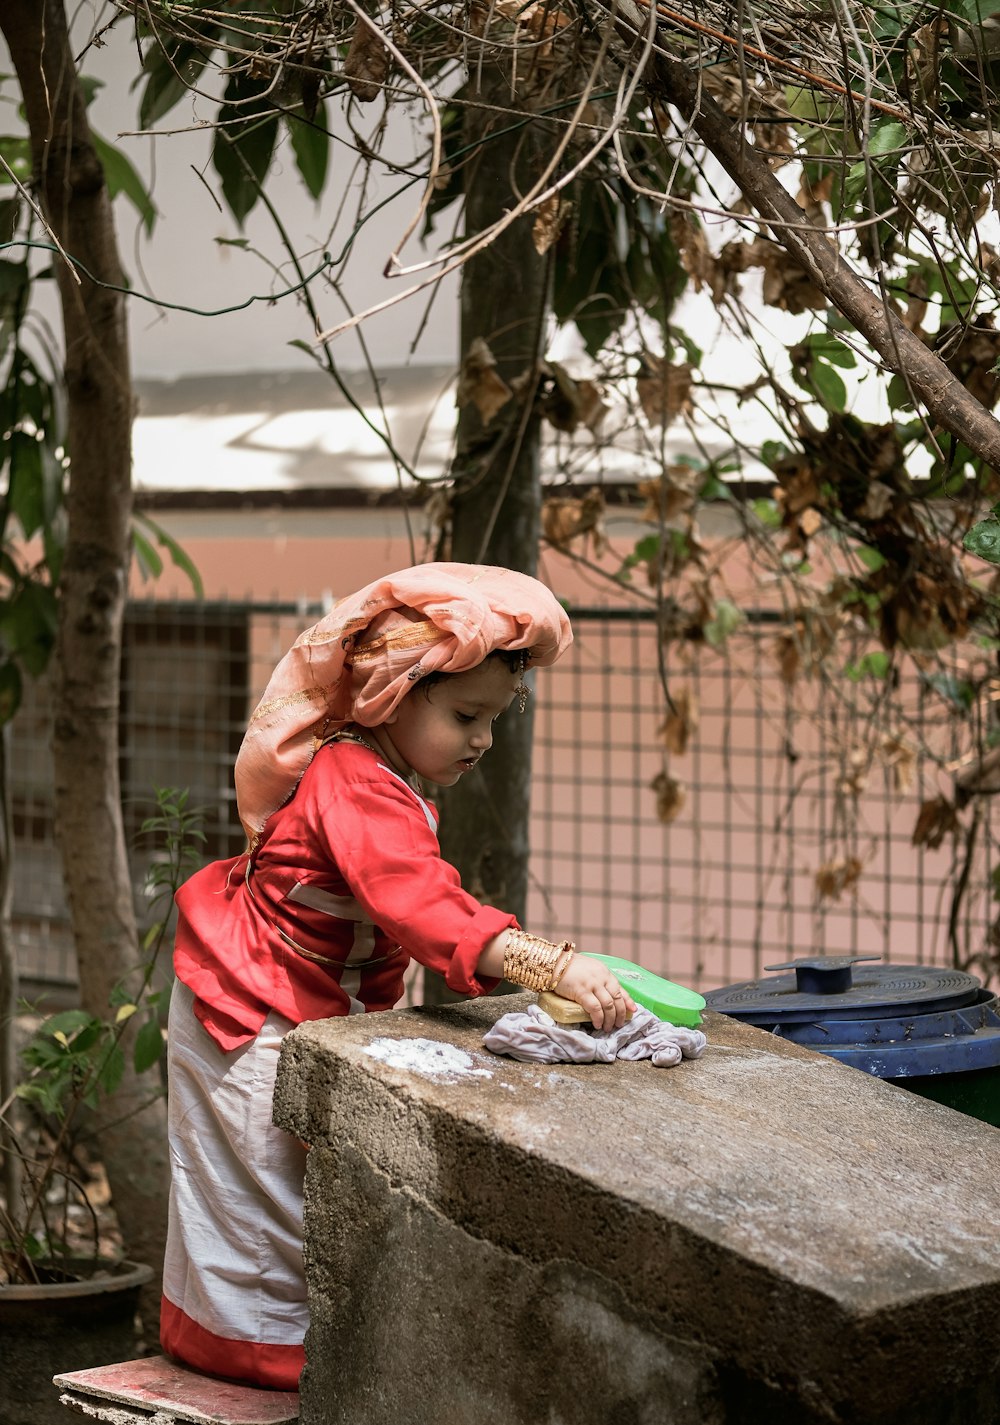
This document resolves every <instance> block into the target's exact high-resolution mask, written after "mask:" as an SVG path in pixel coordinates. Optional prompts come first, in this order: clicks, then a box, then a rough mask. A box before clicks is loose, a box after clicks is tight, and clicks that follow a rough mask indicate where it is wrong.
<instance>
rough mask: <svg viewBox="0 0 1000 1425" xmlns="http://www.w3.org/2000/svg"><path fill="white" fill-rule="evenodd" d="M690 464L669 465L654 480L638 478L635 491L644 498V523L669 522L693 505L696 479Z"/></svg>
mask: <svg viewBox="0 0 1000 1425" xmlns="http://www.w3.org/2000/svg"><path fill="white" fill-rule="evenodd" d="M700 478H702V477H701V476H700V475H699V473H698V471H696V470H692V468H691V466H690V465H670V466H668V468H667V470H666V471H665V473H664V474H663V475H660V476H657V478H656V479H655V480H640V481H639V482H638V484H637V485H636V487H635V488H636V493H637V494H639V495H641V496H642V498H643V499H644V500H645V501H646V508H645V509H644V510H643V512H642V518H643V519H644V520H645V521H646V523H647V524H659V523H660V522H661V521H666V522H668V523H669V522H670V521H671V520H675V519H676V518H677V516H678V515H682V514H686V513H687V512H688V510H690V509H691V507H692V506H693V505H694V502H695V496H696V493H697V487H698V482H699V479H700Z"/></svg>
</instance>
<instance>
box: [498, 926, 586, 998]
mask: <svg viewBox="0 0 1000 1425" xmlns="http://www.w3.org/2000/svg"><path fill="white" fill-rule="evenodd" d="M575 954H576V946H575V945H574V944H573V942H572V940H564V941H563V942H562V944H561V945H555V944H553V942H552V941H551V940H542V939H541V937H540V936H538V935H530V934H529V933H528V931H527V930H510V931H508V932H507V944H506V945H505V947H504V952H503V975H504V979H505V980H510V981H511V983H512V984H515V985H523V986H524V988H525V989H526V990H554V989H555V987H556V985H558V983H559V981H560V980H561V979H562V977H563V975H564V974H565V973H566V969H567V967H568V965H569V962H570V961H571V960H572V958H573V956H574V955H575Z"/></svg>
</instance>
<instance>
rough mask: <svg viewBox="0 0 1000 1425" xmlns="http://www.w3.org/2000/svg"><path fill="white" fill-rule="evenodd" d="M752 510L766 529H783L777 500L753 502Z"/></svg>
mask: <svg viewBox="0 0 1000 1425" xmlns="http://www.w3.org/2000/svg"><path fill="white" fill-rule="evenodd" d="M750 508H751V510H753V512H754V514H755V515H756V516H757V518H758V519H759V520H760V522H761V524H762V525H763V526H764V528H765V529H780V528H781V510H780V509H779V508H778V502H777V501H776V500H768V499H761V498H758V499H755V500H751V501H750Z"/></svg>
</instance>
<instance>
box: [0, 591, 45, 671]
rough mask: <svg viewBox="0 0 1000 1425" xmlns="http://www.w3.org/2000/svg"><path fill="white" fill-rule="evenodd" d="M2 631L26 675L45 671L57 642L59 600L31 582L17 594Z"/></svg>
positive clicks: (0, 617)
mask: <svg viewBox="0 0 1000 1425" xmlns="http://www.w3.org/2000/svg"><path fill="white" fill-rule="evenodd" d="M0 629H2V632H3V634H4V636H5V637H6V638H7V640H8V642H9V644H10V647H11V651H12V652H13V653H14V655H15V656H16V657H17V658H18V659H19V660H20V662H21V664H22V665H23V667H24V669H25V671H26V672H28V673H31V674H33V675H34V676H35V677H37V676H38V674H39V673H42V672H44V671H45V667H46V665H47V663H48V661H49V655H50V654H51V652H52V648H53V645H54V644H55V638H56V597H55V594H54V592H53V591H52V589H50V588H49V587H48V586H47V585H46V584H39V583H37V582H35V581H31V582H28V583H25V584H22V585H21V586H20V588H19V589H17V590H16V592H15V593H14V595H13V597H12V598H11V600H10V602H9V603H8V605H7V607H6V609H5V610H3V612H2V614H0Z"/></svg>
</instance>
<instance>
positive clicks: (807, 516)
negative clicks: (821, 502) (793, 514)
mask: <svg viewBox="0 0 1000 1425" xmlns="http://www.w3.org/2000/svg"><path fill="white" fill-rule="evenodd" d="M822 528H823V516H822V515H821V514H820V512H819V510H817V509H814V508H813V506H812V505H810V506H809V508H808V509H807V510H803V511H802V513H801V515H799V529H800V530H801V531H802V533H803V534H804V535H805V537H806V539H812V537H813V535H814V534H816V533H817V532H818V531H819V530H821V529H822Z"/></svg>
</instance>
